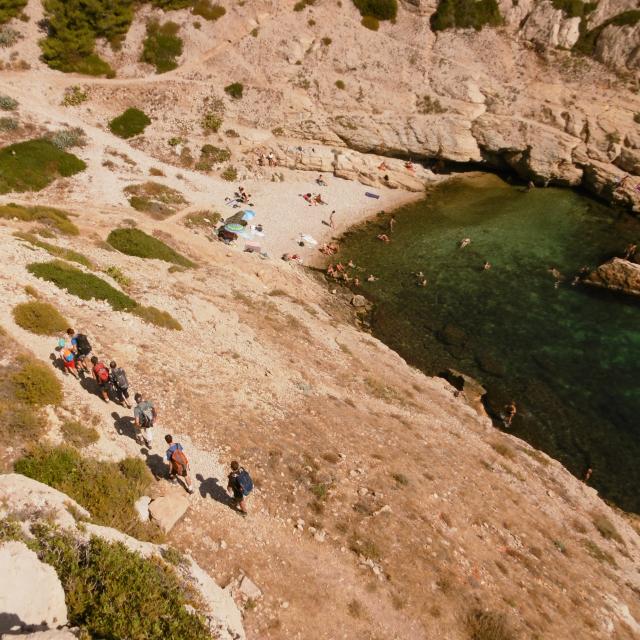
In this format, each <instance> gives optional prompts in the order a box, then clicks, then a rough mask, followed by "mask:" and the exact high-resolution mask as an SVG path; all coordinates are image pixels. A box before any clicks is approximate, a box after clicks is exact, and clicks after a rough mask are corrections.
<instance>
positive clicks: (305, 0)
mask: <svg viewBox="0 0 640 640" xmlns="http://www.w3.org/2000/svg"><path fill="white" fill-rule="evenodd" d="M315 1H316V0H298V2H296V3H295V4H294V5H293V10H294V11H304V10H305V9H306V8H307V7H310V6H311V5H312V4H314V3H315Z"/></svg>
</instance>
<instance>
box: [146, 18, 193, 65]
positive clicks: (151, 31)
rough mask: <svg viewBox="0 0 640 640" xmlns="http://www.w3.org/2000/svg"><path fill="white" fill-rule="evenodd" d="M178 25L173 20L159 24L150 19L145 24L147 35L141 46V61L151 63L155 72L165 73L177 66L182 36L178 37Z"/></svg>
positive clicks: (180, 53) (181, 47) (180, 52)
mask: <svg viewBox="0 0 640 640" xmlns="http://www.w3.org/2000/svg"><path fill="white" fill-rule="evenodd" d="M178 31H180V26H179V25H177V24H176V23H175V22H165V23H164V24H162V25H161V24H160V23H159V22H158V21H157V20H152V21H150V22H149V23H148V24H147V37H146V39H145V41H144V44H143V48H142V56H141V58H140V59H141V61H142V62H146V63H148V64H151V65H153V66H154V67H155V68H156V73H166V72H167V71H172V70H173V69H176V68H177V67H178V61H177V59H178V58H179V57H180V56H181V55H182V49H183V43H182V38H180V37H178Z"/></svg>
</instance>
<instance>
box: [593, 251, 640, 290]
mask: <svg viewBox="0 0 640 640" xmlns="http://www.w3.org/2000/svg"><path fill="white" fill-rule="evenodd" d="M584 282H585V284H589V285H592V286H594V287H602V288H605V289H610V290H611V291H620V292H621V293H626V294H629V295H634V296H640V264H636V263H635V262H630V261H629V260H623V259H622V258H613V260H609V262H605V263H604V264H601V265H600V266H599V267H598V268H597V269H595V271H592V272H591V273H590V274H589V275H588V276H587V277H586V278H585V280H584Z"/></svg>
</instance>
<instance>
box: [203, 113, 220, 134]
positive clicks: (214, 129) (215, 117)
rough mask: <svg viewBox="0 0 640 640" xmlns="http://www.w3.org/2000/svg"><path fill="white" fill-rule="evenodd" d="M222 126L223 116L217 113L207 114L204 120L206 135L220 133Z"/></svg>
mask: <svg viewBox="0 0 640 640" xmlns="http://www.w3.org/2000/svg"><path fill="white" fill-rule="evenodd" d="M221 125H222V116H220V115H219V114H217V113H207V114H205V115H204V117H203V118H202V128H203V129H204V131H205V133H218V129H220V127H221Z"/></svg>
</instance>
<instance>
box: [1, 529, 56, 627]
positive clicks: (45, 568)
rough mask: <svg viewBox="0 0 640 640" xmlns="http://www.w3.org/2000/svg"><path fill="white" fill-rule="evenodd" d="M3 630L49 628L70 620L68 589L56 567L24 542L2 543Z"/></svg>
mask: <svg viewBox="0 0 640 640" xmlns="http://www.w3.org/2000/svg"><path fill="white" fill-rule="evenodd" d="M0 575H1V576H2V580H0V633H9V632H12V633H14V632H15V631H20V630H27V631H34V630H40V631H41V630H46V629H49V628H51V627H54V628H55V627H59V626H63V625H65V624H66V623H67V605H66V604H65V600H64V590H63V589H62V585H61V584H60V580H59V579H58V575H57V574H56V572H55V569H54V568H53V567H52V566H50V565H48V564H45V563H44V562H40V560H39V559H38V556H37V555H36V554H35V553H34V552H33V551H31V549H29V548H28V547H27V546H26V545H25V544H24V543H22V542H16V541H9V542H5V543H3V544H2V545H1V546H0Z"/></svg>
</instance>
